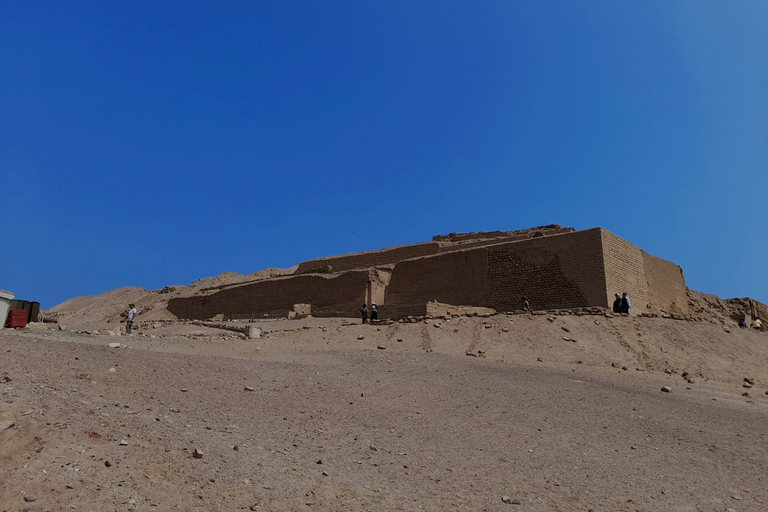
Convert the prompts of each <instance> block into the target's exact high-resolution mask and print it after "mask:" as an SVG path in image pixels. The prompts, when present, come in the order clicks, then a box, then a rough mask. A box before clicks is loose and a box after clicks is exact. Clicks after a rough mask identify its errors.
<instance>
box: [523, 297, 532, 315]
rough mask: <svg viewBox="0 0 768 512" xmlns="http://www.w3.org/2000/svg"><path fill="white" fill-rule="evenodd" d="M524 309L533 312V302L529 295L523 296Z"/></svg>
mask: <svg viewBox="0 0 768 512" xmlns="http://www.w3.org/2000/svg"><path fill="white" fill-rule="evenodd" d="M523 311H527V312H529V313H530V312H531V302H530V301H529V300H528V297H523Z"/></svg>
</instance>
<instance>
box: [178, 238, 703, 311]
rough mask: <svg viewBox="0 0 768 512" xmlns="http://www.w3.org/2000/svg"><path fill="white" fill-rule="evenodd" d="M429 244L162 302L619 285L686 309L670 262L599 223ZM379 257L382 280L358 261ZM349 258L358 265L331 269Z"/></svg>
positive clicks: (555, 295)
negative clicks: (470, 243)
mask: <svg viewBox="0 0 768 512" xmlns="http://www.w3.org/2000/svg"><path fill="white" fill-rule="evenodd" d="M443 250H444V248H443ZM437 251H438V247H437V244H436V243H426V244H417V245H415V246H402V247H397V248H393V249H390V250H383V251H371V252H368V253H359V254H354V255H347V256H339V257H336V258H323V259H321V260H312V261H311V262H305V263H302V264H300V265H299V270H301V269H302V266H303V268H304V270H305V271H310V270H311V269H313V268H321V267H323V266H327V265H330V266H332V267H333V273H332V274H312V273H304V274H301V273H300V274H299V275H293V276H285V277H279V278H274V279H269V280H265V281H259V282H255V283H250V284H246V285H236V286H232V287H229V288H225V289H223V290H222V291H220V292H218V293H215V294H212V295H209V296H205V297H192V298H179V299H172V300H171V301H170V302H169V304H168V309H169V311H171V313H173V314H174V315H176V316H177V317H179V318H197V319H205V318H211V317H213V316H214V315H216V314H218V313H224V314H225V315H232V316H233V317H234V318H238V317H240V318H248V317H250V316H251V315H253V316H254V317H263V316H264V315H268V316H285V315H286V312H287V311H289V310H291V309H292V307H293V305H294V304H297V303H307V304H311V305H312V315H313V316H344V317H354V316H357V311H358V308H359V307H360V304H361V303H362V302H364V301H366V298H367V297H369V296H372V295H373V294H374V292H375V295H376V297H377V298H378V297H381V293H382V290H381V288H383V297H384V298H383V300H381V299H378V300H376V302H377V303H378V304H379V307H380V312H381V315H380V316H381V317H382V318H402V317H405V316H409V315H413V316H418V315H424V314H425V312H426V303H427V302H432V301H438V302H440V303H444V304H452V305H456V306H478V307H488V308H493V309H496V310H497V311H511V310H515V309H521V308H522V305H523V297H528V298H529V301H530V305H531V307H532V309H566V308H581V307H592V306H599V307H610V305H611V304H612V303H613V294H614V293H621V292H627V293H628V295H629V297H630V299H631V301H632V311H631V313H633V314H638V313H645V312H647V313H656V314H663V313H668V314H675V315H678V316H688V315H689V312H688V301H687V295H686V286H685V280H684V279H683V273H682V270H681V269H680V267H678V266H677V265H675V264H673V263H670V262H668V261H665V260H662V259H660V258H656V257H654V256H651V255H650V254H647V253H645V252H643V251H641V250H640V249H639V248H638V247H635V246H634V245H632V244H630V243H629V242H627V241H626V240H622V239H621V238H619V237H617V236H616V235H613V234H612V233H609V232H608V231H605V230H604V229H602V228H593V229H587V230H582V231H573V232H567V233H561V234H553V235H549V236H541V237H537V238H526V239H524V240H519V241H514V242H510V241H506V242H499V241H498V240H496V241H490V240H489V243H488V245H485V246H481V247H476V246H475V247H470V248H462V249H456V250H453V251H449V252H441V253H439V254H435V253H436V252H437ZM425 252H427V253H429V255H426V256H425V255H424V253H425ZM412 254H416V255H417V257H411V256H410V255H412ZM397 258H401V259H397ZM385 264H386V265H393V264H394V265H393V267H392V270H391V274H389V280H388V281H387V280H386V279H378V278H376V275H377V273H376V272H375V271H369V270H368V268H367V267H368V266H376V265H385ZM359 265H365V266H366V268H365V269H360V270H348V271H342V270H340V269H343V268H345V267H354V268H358V266H359ZM377 290H378V291H377ZM369 294H371V295H369Z"/></svg>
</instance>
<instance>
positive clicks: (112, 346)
mask: <svg viewBox="0 0 768 512" xmlns="http://www.w3.org/2000/svg"><path fill="white" fill-rule="evenodd" d="M109 348H120V344H119V343H110V344H109Z"/></svg>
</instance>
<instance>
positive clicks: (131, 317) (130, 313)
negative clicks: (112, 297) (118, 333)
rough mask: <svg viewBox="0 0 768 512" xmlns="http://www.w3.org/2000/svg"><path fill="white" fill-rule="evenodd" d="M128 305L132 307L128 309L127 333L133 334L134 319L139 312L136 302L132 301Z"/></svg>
mask: <svg viewBox="0 0 768 512" xmlns="http://www.w3.org/2000/svg"><path fill="white" fill-rule="evenodd" d="M128 307H129V308H131V309H129V310H128V319H127V320H126V321H125V334H131V329H132V328H133V321H134V320H135V319H136V315H137V314H138V313H139V312H138V311H136V304H134V303H130V304H128Z"/></svg>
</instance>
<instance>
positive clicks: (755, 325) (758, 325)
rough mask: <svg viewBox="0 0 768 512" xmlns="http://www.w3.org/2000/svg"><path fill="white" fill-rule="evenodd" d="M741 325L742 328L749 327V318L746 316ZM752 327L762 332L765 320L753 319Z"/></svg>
mask: <svg viewBox="0 0 768 512" xmlns="http://www.w3.org/2000/svg"><path fill="white" fill-rule="evenodd" d="M739 327H741V328H742V329H746V328H747V319H746V318H744V320H742V321H741V323H740V324H739ZM751 327H752V328H753V329H754V330H756V331H757V332H761V331H762V330H763V322H761V321H760V319H759V318H755V319H754V320H753V321H752V325H751Z"/></svg>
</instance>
